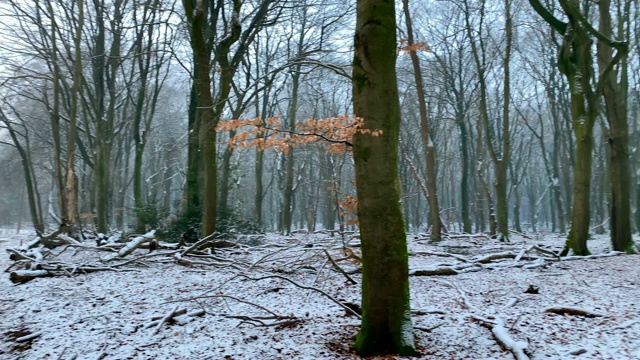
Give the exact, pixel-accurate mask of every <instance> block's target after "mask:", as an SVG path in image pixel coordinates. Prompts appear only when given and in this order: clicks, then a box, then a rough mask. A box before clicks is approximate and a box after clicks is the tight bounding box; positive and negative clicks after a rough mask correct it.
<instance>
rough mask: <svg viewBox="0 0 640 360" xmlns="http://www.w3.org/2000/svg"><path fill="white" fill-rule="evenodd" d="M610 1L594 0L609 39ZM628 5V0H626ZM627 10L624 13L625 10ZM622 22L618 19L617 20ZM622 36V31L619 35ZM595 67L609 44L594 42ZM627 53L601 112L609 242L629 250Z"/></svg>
mask: <svg viewBox="0 0 640 360" xmlns="http://www.w3.org/2000/svg"><path fill="white" fill-rule="evenodd" d="M610 3H611V1H610V0H601V1H599V2H598V7H599V9H600V21H599V24H600V33H602V35H604V36H606V37H608V38H611V36H612V34H613V31H612V26H611V13H610V5H611V4H610ZM627 4H630V2H627ZM627 6H629V5H627ZM628 11H629V10H628V9H627V13H628ZM620 21H621V22H622V21H623V20H622V19H621V20H620ZM620 35H623V36H624V33H623V34H620ZM597 49H598V52H597V54H598V56H597V58H598V67H599V68H601V69H604V68H606V67H607V65H608V64H609V63H610V62H611V60H612V58H613V56H612V55H613V54H612V53H613V51H612V48H611V46H610V45H609V44H606V43H604V42H602V41H598V46H597ZM626 59H627V56H626V55H625V56H624V57H623V58H622V59H621V61H620V63H619V68H620V79H621V83H620V82H618V76H617V75H618V73H617V72H616V73H614V74H612V76H609V77H607V79H605V80H604V81H605V83H604V86H603V95H604V101H605V110H606V112H605V114H606V118H607V122H608V123H609V138H608V139H607V140H608V141H607V143H608V145H609V154H610V163H609V171H610V172H609V181H610V182H611V198H612V199H611V244H612V246H613V249H614V250H616V251H626V252H633V251H634V250H633V239H632V238H631V201H630V198H631V165H630V162H629V125H628V123H627V86H626V82H627V80H626V79H627V76H628V75H627V71H626V68H627V64H626Z"/></svg>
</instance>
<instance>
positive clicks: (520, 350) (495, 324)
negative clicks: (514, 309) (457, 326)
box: [472, 316, 529, 360]
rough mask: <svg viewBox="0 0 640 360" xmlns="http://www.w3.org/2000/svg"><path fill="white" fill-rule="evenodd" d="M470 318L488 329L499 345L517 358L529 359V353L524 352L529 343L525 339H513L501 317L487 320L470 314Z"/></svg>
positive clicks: (521, 359) (519, 359) (518, 359)
mask: <svg viewBox="0 0 640 360" xmlns="http://www.w3.org/2000/svg"><path fill="white" fill-rule="evenodd" d="M472 318H473V319H474V320H476V321H478V322H480V323H481V324H482V325H483V326H484V327H486V328H488V329H490V330H491V333H492V334H493V337H494V338H495V339H496V340H497V341H498V343H499V344H500V346H502V347H503V348H505V349H507V350H509V351H511V352H512V353H513V355H514V356H515V357H516V359H517V360H529V355H527V354H526V353H525V351H526V350H527V347H528V346H529V344H528V343H527V342H525V341H515V340H513V338H511V335H509V331H508V330H507V329H506V328H505V327H504V323H503V321H502V320H501V319H495V320H489V319H485V318H482V317H478V316H472Z"/></svg>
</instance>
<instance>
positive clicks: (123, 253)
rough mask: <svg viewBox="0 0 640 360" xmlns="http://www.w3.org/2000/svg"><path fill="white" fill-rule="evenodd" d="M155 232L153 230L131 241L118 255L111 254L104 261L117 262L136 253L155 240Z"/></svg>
mask: <svg viewBox="0 0 640 360" xmlns="http://www.w3.org/2000/svg"><path fill="white" fill-rule="evenodd" d="M155 233H156V231H155V230H151V231H149V232H148V233H146V234H144V235H141V236H138V237H136V238H134V239H133V240H131V241H129V242H128V243H127V244H126V245H125V246H124V247H123V248H122V249H120V250H119V251H118V252H117V253H115V254H110V255H108V256H107V257H105V258H104V259H103V261H112V260H115V259H117V258H121V257H125V256H127V255H129V254H131V253H132V252H134V251H135V250H136V249H137V248H139V247H140V245H142V244H144V243H146V242H148V241H151V240H153V239H154V238H155Z"/></svg>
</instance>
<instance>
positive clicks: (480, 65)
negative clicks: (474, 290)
mask: <svg viewBox="0 0 640 360" xmlns="http://www.w3.org/2000/svg"><path fill="white" fill-rule="evenodd" d="M504 5H505V50H504V58H503V61H504V63H503V66H502V69H503V71H504V79H503V93H502V94H501V95H502V97H503V103H502V125H501V126H502V139H501V140H502V142H501V143H500V144H499V145H498V143H499V140H500V139H499V138H498V136H497V135H496V136H492V132H491V130H490V120H489V109H488V94H487V72H488V71H487V49H486V47H487V45H486V39H484V38H483V34H482V32H483V29H484V26H485V25H484V23H485V20H486V19H485V12H486V9H485V2H484V1H482V3H481V4H480V20H479V21H480V23H479V24H478V27H479V29H478V30H477V32H478V33H479V34H478V35H474V33H475V32H476V30H475V29H473V27H472V24H471V14H472V10H471V7H470V4H469V0H465V1H464V11H465V23H466V30H467V35H468V37H469V41H470V42H471V49H472V52H473V59H474V62H475V64H476V69H477V73H478V80H479V88H480V103H479V106H480V109H479V111H480V121H481V123H482V127H483V131H484V134H485V136H486V139H487V149H488V152H489V155H490V157H491V160H492V162H493V165H494V172H495V183H494V188H495V193H496V202H497V205H498V208H497V221H498V224H497V225H498V232H500V240H507V239H508V238H509V207H508V198H507V185H508V184H507V182H508V177H507V174H508V169H509V161H510V156H509V155H510V153H511V135H510V133H509V130H510V129H509V126H510V125H509V103H510V91H511V90H510V81H511V80H510V70H509V69H510V64H509V63H510V61H511V46H512V38H513V24H512V18H511V3H510V1H509V0H505V3H504ZM476 37H477V39H476ZM476 42H477V43H476ZM496 138H498V139H496ZM494 143H496V144H494ZM496 147H498V148H496ZM490 216H491V215H490Z"/></svg>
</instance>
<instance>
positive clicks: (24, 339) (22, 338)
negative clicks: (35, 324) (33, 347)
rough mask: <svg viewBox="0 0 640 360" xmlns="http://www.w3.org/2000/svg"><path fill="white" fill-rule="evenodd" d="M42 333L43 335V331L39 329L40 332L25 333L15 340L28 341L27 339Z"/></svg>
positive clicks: (29, 339)
mask: <svg viewBox="0 0 640 360" xmlns="http://www.w3.org/2000/svg"><path fill="white" fill-rule="evenodd" d="M40 335H42V331H38V332H34V333H33V334H29V335H25V336H21V337H19V338H17V339H15V342H27V341H31V340H33V339H35V338H38V337H40Z"/></svg>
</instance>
